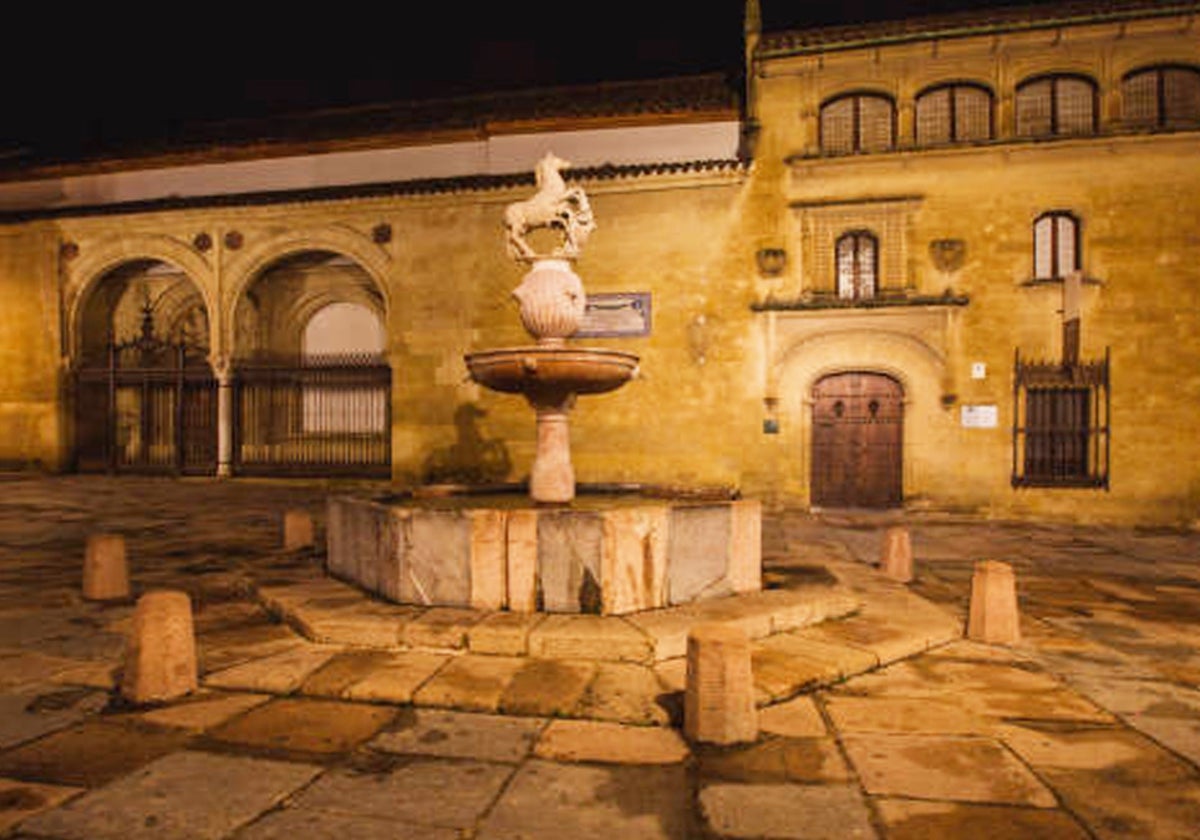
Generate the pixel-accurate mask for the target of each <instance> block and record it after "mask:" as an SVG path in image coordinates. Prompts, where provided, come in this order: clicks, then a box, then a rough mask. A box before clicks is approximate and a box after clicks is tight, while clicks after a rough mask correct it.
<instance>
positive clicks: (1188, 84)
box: [1121, 66, 1200, 128]
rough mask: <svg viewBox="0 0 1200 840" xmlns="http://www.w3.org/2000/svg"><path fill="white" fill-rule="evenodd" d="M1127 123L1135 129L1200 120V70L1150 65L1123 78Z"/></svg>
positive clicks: (1173, 126) (1172, 126) (1164, 126)
mask: <svg viewBox="0 0 1200 840" xmlns="http://www.w3.org/2000/svg"><path fill="white" fill-rule="evenodd" d="M1121 100H1122V103H1123V113H1122V116H1123V117H1124V120H1125V124H1126V125H1129V126H1131V127H1135V128H1176V127H1190V126H1195V125H1196V124H1197V123H1200V70H1197V69H1196V68H1194V67H1177V66H1162V67H1147V68H1144V69H1142V70H1135V71H1134V72H1132V73H1130V74H1129V75H1127V76H1126V77H1125V78H1124V79H1123V80H1122V81H1121Z"/></svg>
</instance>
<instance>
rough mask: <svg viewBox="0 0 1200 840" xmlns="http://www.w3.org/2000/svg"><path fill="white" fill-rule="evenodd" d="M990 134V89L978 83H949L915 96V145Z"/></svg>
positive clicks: (966, 139) (976, 138)
mask: <svg viewBox="0 0 1200 840" xmlns="http://www.w3.org/2000/svg"><path fill="white" fill-rule="evenodd" d="M991 137H992V93H991V91H989V90H988V89H987V88H985V87H982V86H981V85H974V84H950V85H941V86H939V87H934V88H930V89H928V90H926V91H925V92H923V93H921V94H919V95H918V96H917V145H918V146H932V145H937V144H939V143H965V142H970V141H972V140H990V139H991Z"/></svg>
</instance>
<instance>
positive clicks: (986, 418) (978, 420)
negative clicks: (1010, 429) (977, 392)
mask: <svg viewBox="0 0 1200 840" xmlns="http://www.w3.org/2000/svg"><path fill="white" fill-rule="evenodd" d="M962 424H963V428H964V429H994V428H996V427H997V426H998V425H1000V411H999V409H997V407H996V406H994V405H964V406H963V407H962Z"/></svg>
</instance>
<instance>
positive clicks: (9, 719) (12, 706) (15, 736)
mask: <svg viewBox="0 0 1200 840" xmlns="http://www.w3.org/2000/svg"><path fill="white" fill-rule="evenodd" d="M107 702H108V696H107V695H106V694H104V693H102V692H99V691H89V690H81V689H58V690H45V691H38V690H28V689H27V690H25V691H22V692H20V693H16V694H0V750H3V749H8V748H9V747H13V746H16V745H17V744H21V743H24V742H25V741H31V740H33V739H34V738H38V737H41V736H42V735H45V734H47V733H49V732H55V731H57V730H59V729H65V728H66V727H68V726H70V725H71V724H73V723H78V722H79V721H81V720H83V718H84V717H85V716H86V715H88V714H90V713H94V712H98V711H99V710H100V709H101V708H103V706H104V705H105V704H106V703H107Z"/></svg>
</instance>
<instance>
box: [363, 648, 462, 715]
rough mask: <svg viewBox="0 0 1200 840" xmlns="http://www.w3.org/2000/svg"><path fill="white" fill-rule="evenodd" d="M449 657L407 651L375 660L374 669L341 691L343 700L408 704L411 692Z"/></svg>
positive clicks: (410, 700)
mask: <svg viewBox="0 0 1200 840" xmlns="http://www.w3.org/2000/svg"><path fill="white" fill-rule="evenodd" d="M449 660H450V657H448V656H444V655H439V654H434V653H423V652H420V651H408V652H402V653H391V654H389V655H388V657H387V658H386V659H383V660H378V661H377V662H376V664H375V668H374V669H373V670H372V671H371V672H370V673H369V674H367V675H366V676H364V677H363V678H362V679H361V680H359V681H358V682H355V683H352V684H351V685H348V686H347V687H346V689H345V691H343V692H342V694H343V696H344V697H345V698H346V699H347V700H365V701H368V702H381V703H411V702H412V699H413V695H414V693H416V691H417V689H419V688H420V687H421V686H422V685H424V684H425V683H426V682H428V681H429V679H430V678H431V677H432V676H433V675H434V674H436V673H437V672H438V671H439V670H441V669H442V668H443V667H445V665H446V663H447V662H448V661H449Z"/></svg>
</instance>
